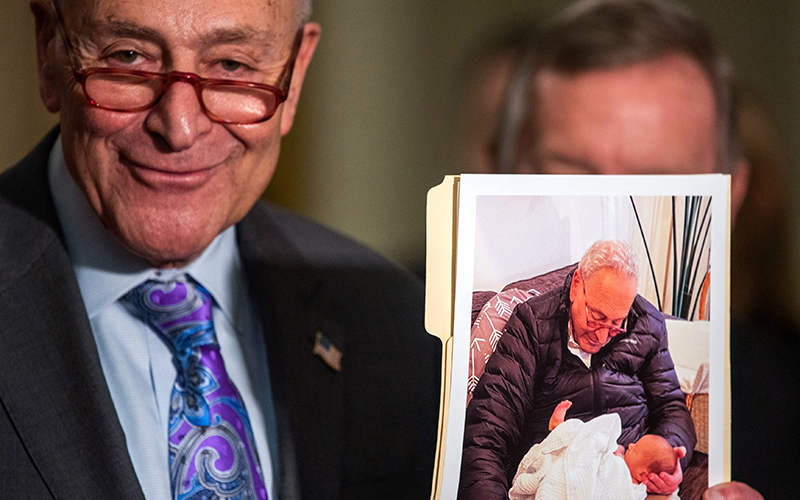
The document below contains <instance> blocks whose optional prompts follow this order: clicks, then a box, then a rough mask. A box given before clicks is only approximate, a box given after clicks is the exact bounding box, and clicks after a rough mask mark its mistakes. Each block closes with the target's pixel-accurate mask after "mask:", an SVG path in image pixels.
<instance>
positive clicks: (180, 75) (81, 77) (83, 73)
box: [50, 0, 303, 125]
mask: <svg viewBox="0 0 800 500" xmlns="http://www.w3.org/2000/svg"><path fill="white" fill-rule="evenodd" d="M50 4H51V6H52V9H53V12H54V13H55V20H56V30H57V31H58V32H59V33H60V35H61V38H62V40H63V41H64V48H65V49H66V51H67V55H68V57H69V59H70V65H71V66H72V74H73V76H74V77H75V81H76V82H77V83H79V84H80V85H81V90H82V91H83V97H84V98H85V99H86V101H87V102H88V103H89V104H91V105H92V106H94V107H96V108H99V109H105V110H108V111H117V112H125V113H137V112H140V111H146V110H148V109H150V108H153V107H155V106H156V105H157V104H158V102H159V101H160V100H161V98H162V97H164V94H166V92H167V90H168V89H169V87H170V86H171V85H172V84H173V83H175V82H183V83H189V84H191V85H192V87H193V88H194V91H195V93H196V94H197V100H198V102H199V103H200V108H201V109H202V110H203V113H204V114H205V115H206V116H207V117H208V118H209V119H211V120H213V121H215V122H218V123H225V124H231V125H253V124H256V123H263V122H265V121H267V120H269V119H270V118H272V117H273V116H274V115H275V112H276V111H277V110H278V107H279V106H280V105H281V104H282V103H283V102H285V101H286V99H287V98H288V97H289V88H290V86H291V81H292V74H293V73H294V65H295V62H296V61H297V55H298V54H299V52H300V45H301V43H302V41H303V27H302V26H301V27H300V28H299V29H298V30H297V34H296V35H295V39H294V42H293V44H292V52H291V53H290V55H289V59H288V60H287V61H286V64H285V65H284V66H283V70H281V73H280V75H278V81H277V83H276V84H275V85H268V84H265V83H258V82H248V81H243V80H226V79H222V78H204V77H202V76H200V75H198V74H196V73H186V72H182V71H169V72H166V73H159V72H153V71H142V70H136V69H122V68H88V69H87V68H83V67H82V66H83V65H82V64H81V63H80V60H79V59H78V56H77V55H76V52H75V48H74V47H73V45H72V42H71V41H70V39H69V36H67V28H66V23H65V21H64V15H63V14H62V12H61V8H60V7H59V6H58V0H51V1H50ZM96 74H112V75H127V76H137V77H141V78H145V79H149V80H159V81H160V82H161V89H160V90H159V92H158V94H157V97H156V98H155V99H153V102H151V103H150V104H147V105H145V106H139V107H136V108H131V109H120V108H114V107H110V106H101V105H100V104H98V103H97V102H95V101H94V99H92V98H91V97H89V93H88V91H87V90H86V80H87V79H88V78H89V77H90V76H92V75H96ZM210 85H218V86H228V87H239V88H255V89H260V90H266V91H268V92H270V93H272V94H274V95H275V96H276V97H277V99H276V101H275V106H274V107H273V109H272V110H271V111H270V112H269V113H267V114H266V115H265V116H264V117H263V118H261V119H259V120H256V121H252V122H239V121H231V120H221V119H219V118H218V117H216V116H215V115H214V114H213V113H211V112H210V111H209V110H208V108H206V105H205V102H203V97H202V92H203V90H204V89H205V88H206V87H208V86H210Z"/></svg>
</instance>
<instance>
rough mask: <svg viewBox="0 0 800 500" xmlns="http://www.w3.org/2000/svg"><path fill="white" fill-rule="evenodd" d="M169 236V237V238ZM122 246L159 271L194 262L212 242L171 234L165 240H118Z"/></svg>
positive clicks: (211, 239) (210, 239) (207, 239)
mask: <svg viewBox="0 0 800 500" xmlns="http://www.w3.org/2000/svg"><path fill="white" fill-rule="evenodd" d="M169 236H171V237H169ZM120 239H121V240H122V241H121V243H122V245H123V246H124V247H125V248H126V249H127V250H128V251H129V252H131V253H132V254H134V255H136V256H138V257H141V258H142V259H144V260H146V261H147V262H149V263H150V264H151V265H152V266H153V267H156V268H159V269H169V268H178V267H184V266H186V265H188V264H189V263H190V262H192V261H193V260H195V259H196V258H197V257H199V256H200V254H202V253H203V251H204V250H205V249H206V248H207V247H208V245H210V244H211V242H212V241H213V240H214V238H213V237H211V238H206V239H200V238H196V237H190V238H186V237H182V236H181V235H180V234H175V233H172V234H171V235H167V237H165V238H152V237H151V238H147V237H145V238H124V237H122V238H120Z"/></svg>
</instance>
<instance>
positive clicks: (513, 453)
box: [459, 241, 697, 500]
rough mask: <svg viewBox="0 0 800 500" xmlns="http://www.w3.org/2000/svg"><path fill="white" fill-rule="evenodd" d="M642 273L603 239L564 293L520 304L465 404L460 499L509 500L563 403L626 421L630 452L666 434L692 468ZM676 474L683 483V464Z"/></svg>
mask: <svg viewBox="0 0 800 500" xmlns="http://www.w3.org/2000/svg"><path fill="white" fill-rule="evenodd" d="M638 272H639V271H638V264H637V262H636V256H635V255H634V253H633V250H632V249H631V247H630V245H628V244H627V243H625V242H620V241H598V242H596V243H594V244H593V245H592V246H591V247H589V249H588V250H587V251H586V253H584V255H583V257H582V258H581V261H580V263H579V264H578V268H577V269H576V270H575V271H574V272H573V273H570V275H569V276H568V277H567V279H566V280H565V283H564V286H563V287H561V288H557V289H555V290H552V291H550V292H548V293H545V294H543V295H540V296H538V297H534V298H532V299H530V300H528V301H527V302H525V303H522V304H520V305H519V306H517V308H516V309H515V310H514V312H513V313H512V315H511V317H510V318H509V320H508V323H506V326H505V330H504V333H503V337H502V339H501V340H500V342H499V343H498V344H497V350H496V351H495V353H494V354H493V355H492V357H491V358H490V359H489V361H488V363H487V365H486V371H485V373H484V374H483V376H482V377H481V380H480V382H479V383H478V386H477V387H476V388H475V393H474V396H473V398H472V400H471V401H470V403H469V406H468V407H467V417H466V422H465V429H464V452H463V456H462V469H461V482H460V484H459V499H462V500H471V499H476V500H477V499H481V500H492V499H498V500H500V499H505V498H507V495H508V489H509V487H510V486H511V484H510V479H511V478H513V477H514V474H515V473H516V471H517V467H518V465H519V463H520V460H521V459H522V457H523V456H524V455H525V453H527V452H528V450H529V449H530V448H531V446H533V445H534V444H536V443H540V442H541V441H542V440H543V439H544V438H545V437H546V436H547V435H548V433H549V428H548V425H549V422H550V417H551V415H552V414H553V410H554V409H555V408H556V405H558V404H559V403H560V402H561V401H563V400H565V399H569V400H570V401H572V407H571V408H570V412H571V413H572V415H573V418H579V419H581V420H588V419H591V418H594V417H597V416H600V415H605V414H606V413H617V414H619V416H620V419H621V421H622V432H621V434H620V436H619V439H618V440H617V442H618V443H619V444H620V445H622V446H628V445H629V444H630V443H633V442H635V441H637V440H638V439H639V438H640V437H642V436H643V435H644V434H657V435H660V436H662V437H664V438H665V439H666V440H667V441H668V442H669V443H670V444H671V445H672V446H673V447H675V451H676V452H677V453H678V456H679V457H684V455H686V457H685V459H684V461H683V462H684V463H683V466H684V467H685V465H686V463H687V462H688V460H689V458H690V456H691V452H692V450H693V449H694V445H695V443H696V441H697V439H696V437H695V431H694V425H693V424H692V419H691V416H690V415H689V411H688V410H687V408H686V404H685V402H684V397H683V393H682V392H681V389H680V386H679V384H678V377H677V375H676V374H675V368H674V366H673V364H672V358H671V357H670V355H669V351H668V350H667V329H666V326H665V324H664V317H663V315H662V314H661V313H660V312H659V311H658V310H657V309H656V308H655V307H653V305H651V304H650V303H649V302H647V300H645V299H644V298H643V297H641V296H639V295H637V294H636V287H637V284H638V276H639V274H638ZM674 475H675V476H676V477H677V482H676V484H677V483H679V482H680V478H681V468H680V467H678V468H677V469H676V471H675V474H674Z"/></svg>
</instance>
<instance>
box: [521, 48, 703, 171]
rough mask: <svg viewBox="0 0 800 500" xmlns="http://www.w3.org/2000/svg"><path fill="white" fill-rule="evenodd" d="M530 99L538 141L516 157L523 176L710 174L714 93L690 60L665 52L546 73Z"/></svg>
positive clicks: (542, 74) (539, 79)
mask: <svg viewBox="0 0 800 500" xmlns="http://www.w3.org/2000/svg"><path fill="white" fill-rule="evenodd" d="M534 95H535V103H536V105H535V108H536V112H535V116H533V117H532V122H531V123H529V124H528V129H529V130H535V134H534V135H535V136H536V139H535V142H534V144H533V145H532V147H530V148H527V149H526V151H525V152H523V153H522V155H521V161H520V164H519V169H520V170H521V171H522V172H541V173H568V174H695V173H711V172H714V170H715V161H716V140H715V127H716V124H715V113H716V111H715V102H714V94H713V90H712V87H711V83H710V81H709V80H708V78H707V77H706V75H705V74H704V73H703V70H702V69H701V68H700V66H699V65H698V64H697V63H695V62H694V61H692V60H691V59H689V58H688V57H685V56H682V55H669V56H665V57H662V58H660V59H657V60H654V61H649V62H644V63H638V64H634V65H631V66H625V67H621V68H618V69H604V70H596V71H586V72H582V73H578V74H575V75H567V74H564V73H559V72H555V71H552V70H544V71H542V72H541V73H540V74H539V75H538V77H537V79H536V81H535V82H534ZM529 134H530V132H529ZM523 142H524V141H522V140H521V141H520V143H521V144H522V143H523ZM523 147H525V146H524V145H523Z"/></svg>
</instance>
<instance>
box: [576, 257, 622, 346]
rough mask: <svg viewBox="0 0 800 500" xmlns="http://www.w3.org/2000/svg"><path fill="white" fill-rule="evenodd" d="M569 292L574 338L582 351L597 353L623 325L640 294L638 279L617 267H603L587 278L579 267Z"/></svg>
mask: <svg viewBox="0 0 800 500" xmlns="http://www.w3.org/2000/svg"><path fill="white" fill-rule="evenodd" d="M569 293H570V301H571V302H572V304H571V306H570V320H571V321H572V335H573V337H574V340H575V342H577V344H578V345H579V346H580V348H581V350H583V351H584V352H588V353H591V354H594V353H596V352H598V351H599V350H600V349H601V348H602V347H603V346H604V345H606V344H607V343H608V342H609V341H610V340H611V339H612V338H614V337H615V336H616V335H617V334H618V333H619V331H618V330H617V329H618V328H621V327H623V323H624V322H625V319H626V318H627V317H628V312H629V311H630V308H631V305H632V304H633V299H634V298H635V297H636V280H635V279H633V278H630V277H628V276H625V275H624V274H621V273H619V272H617V271H615V270H613V269H601V270H600V271H598V272H596V273H595V274H594V275H592V276H591V277H590V278H589V279H587V280H585V281H584V280H583V277H582V276H581V273H580V270H578V271H575V274H574V275H573V276H572V285H571V287H570V292H569ZM598 325H605V326H598Z"/></svg>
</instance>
